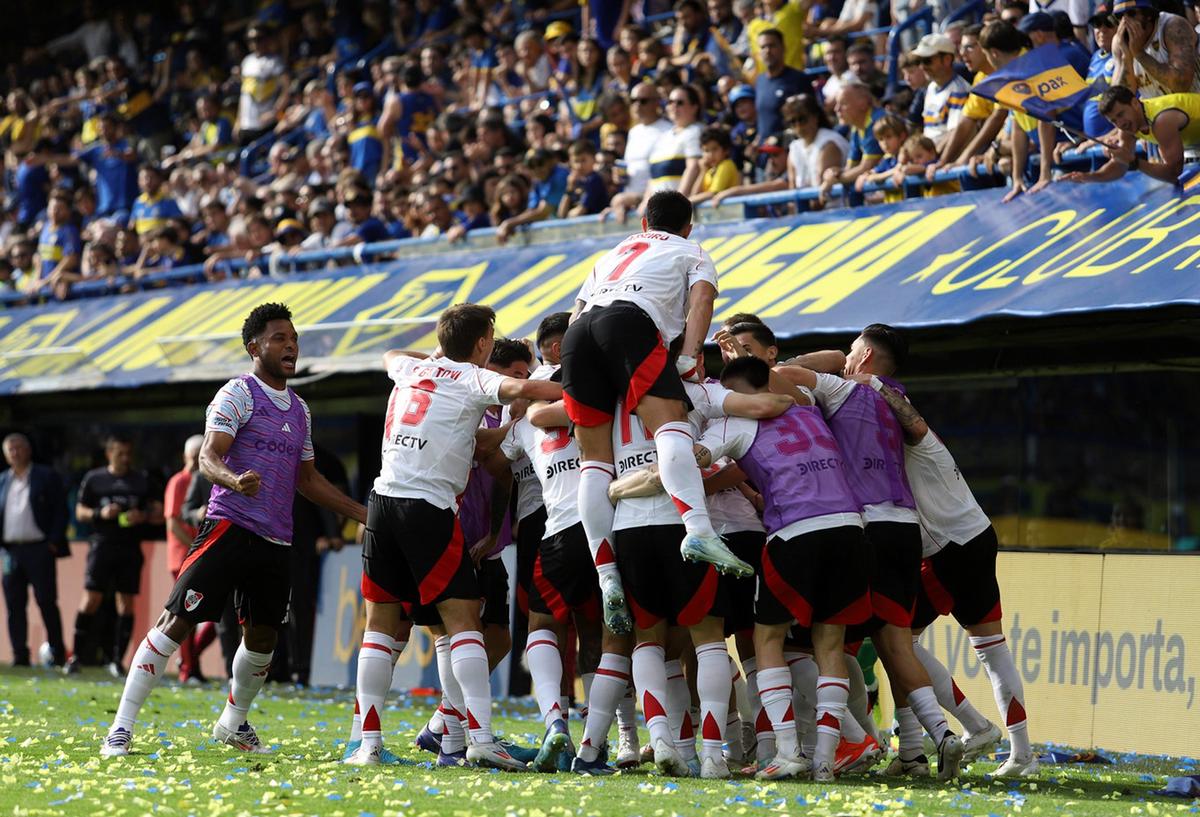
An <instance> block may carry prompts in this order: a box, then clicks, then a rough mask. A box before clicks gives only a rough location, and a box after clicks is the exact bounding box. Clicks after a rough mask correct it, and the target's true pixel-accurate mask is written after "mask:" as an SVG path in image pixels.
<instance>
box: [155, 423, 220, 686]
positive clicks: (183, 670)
mask: <svg viewBox="0 0 1200 817" xmlns="http://www.w3.org/2000/svg"><path fill="white" fill-rule="evenodd" d="M203 442H204V435H203V434H193V435H192V436H191V437H188V438H187V442H185V443H184V444H183V467H182V468H181V469H180V470H179V471H177V472H176V473H175V474H174V475H173V476H172V477H171V478H170V479H169V480H167V489H166V492H165V494H164V496H163V518H164V519H165V520H166V523H167V569H168V570H170V571H171V578H172V579H178V578H179V570H180V568H181V567H182V566H183V560H184V559H185V558H186V557H187V553H188V549H189V548H190V547H191V546H192V540H193V539H194V538H195V536H196V526H195V525H193V524H191V522H190V521H189V520H188V519H187V518H185V516H184V513H183V503H184V500H185V499H186V498H187V492H188V487H189V486H190V485H191V484H192V477H193V476H194V475H195V474H196V472H197V471H198V470H199V467H200V445H201V443H203ZM206 627H208V628H211V627H212V623H211V622H205V623H204V624H201V625H200V627H198V628H197V631H199V630H202V629H204V628H206ZM197 631H194V632H192V633H189V634H188V637H187V638H186V639H185V640H184V642H183V643H182V644H180V645H179V680H180V682H181V683H187V682H188V681H193V683H203V682H204V680H205V678H204V675H203V674H202V673H201V672H200V654H199V652H197V650H196V642H197V640H199V638H201V636H200V635H199V633H198V632H197ZM193 679H194V680H193Z"/></svg>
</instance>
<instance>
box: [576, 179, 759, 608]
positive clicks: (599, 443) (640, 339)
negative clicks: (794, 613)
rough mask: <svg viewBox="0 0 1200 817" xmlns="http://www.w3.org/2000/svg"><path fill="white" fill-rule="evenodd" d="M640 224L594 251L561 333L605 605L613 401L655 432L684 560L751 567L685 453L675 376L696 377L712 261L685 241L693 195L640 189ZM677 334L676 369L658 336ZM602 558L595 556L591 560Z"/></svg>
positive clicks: (613, 576)
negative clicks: (733, 548) (732, 547)
mask: <svg viewBox="0 0 1200 817" xmlns="http://www.w3.org/2000/svg"><path fill="white" fill-rule="evenodd" d="M642 229H643V232H641V233H638V234H636V235H633V236H630V237H629V238H627V239H625V240H624V241H622V242H621V243H620V244H618V245H617V247H616V248H615V249H613V250H611V251H610V252H609V253H608V254H607V255H605V256H604V257H603V258H601V259H600V260H599V261H598V262H597V263H596V266H595V267H594V268H593V270H592V273H591V275H590V276H589V277H588V279H587V281H585V282H584V285H583V287H582V288H581V289H580V291H579V295H578V299H577V302H576V305H575V312H576V318H575V320H574V322H573V323H572V324H571V325H570V327H569V328H568V329H567V334H566V336H565V337H564V338H563V347H562V366H563V391H564V393H565V396H564V402H565V404H566V409H567V413H568V415H569V416H570V418H571V421H572V422H573V423H574V424H575V436H576V439H577V440H578V441H579V449H580V454H581V457H582V465H581V472H580V484H579V513H580V516H581V517H582V519H583V526H584V530H585V531H586V532H587V537H588V545H589V547H590V548H591V550H592V553H593V554H594V555H597V557H598V558H597V567H598V568H599V567H602V566H604V565H607V568H608V569H603V570H601V571H600V582H601V591H602V592H603V595H604V601H605V606H606V607H608V606H610V605H612V606H618V605H617V601H618V599H619V600H620V601H621V602H623V601H624V599H623V593H622V590H621V587H620V579H619V577H618V575H617V572H616V571H615V570H612V569H611V567H612V559H611V551H612V546H611V541H610V536H611V530H612V520H613V507H612V505H611V504H610V503H609V502H608V499H607V492H608V486H609V483H610V482H611V481H612V480H613V478H614V476H615V473H616V471H615V469H614V467H613V447H612V427H613V417H614V416H615V414H616V406H617V401H618V400H623V401H624V403H625V408H626V411H628V412H636V413H637V416H638V417H639V418H640V419H641V421H642V424H643V425H644V426H645V427H646V429H647V430H648V431H649V432H650V433H651V434H652V435H653V436H654V446H655V449H656V451H657V454H658V457H657V459H658V466H659V469H660V472H661V477H662V482H663V485H664V486H666V490H667V493H668V494H669V495H670V496H671V498H672V499H673V500H674V503H675V506H676V507H677V508H678V509H679V513H680V514H681V516H682V518H683V525H684V527H685V529H686V532H687V535H686V536H685V537H684V539H683V542H682V544H681V547H680V550H681V553H682V554H683V556H684V558H685V559H688V560H691V561H704V562H710V563H712V564H713V565H715V566H716V567H717V568H718V569H719V570H721V571H722V572H729V573H734V574H739V575H742V576H748V575H751V574H752V573H753V572H754V568H753V567H751V566H750V565H748V564H746V563H745V562H743V561H742V560H741V559H739V558H737V557H736V556H734V555H733V553H731V552H730V551H729V548H727V547H726V546H725V543H724V542H722V541H721V537H719V536H717V534H716V532H714V531H713V528H712V523H711V522H710V521H709V518H708V510H707V508H706V507H705V503H704V485H703V483H702V482H701V479H700V472H699V470H698V469H697V468H696V464H695V460H694V458H693V454H692V443H693V438H692V431H691V428H690V427H689V425H688V422H687V411H686V409H685V407H684V391H683V382H682V381H681V379H680V375H681V374H683V375H685V376H688V377H695V376H696V371H697V357H698V356H699V355H700V354H701V346H702V344H703V341H704V338H705V335H706V334H707V332H708V326H709V323H710V321H711V320H712V309H713V299H714V298H715V297H716V294H717V272H716V268H715V267H714V266H713V263H712V260H711V259H710V258H709V257H708V254H707V253H705V252H704V250H702V249H701V248H700V247H699V246H698V245H697V244H696V243H695V242H692V241H688V240H687V237H688V236H689V235H690V234H691V231H692V204H691V202H690V201H688V199H687V197H686V196H684V195H683V194H681V193H679V192H677V191H660V192H658V193H655V194H654V195H653V196H651V197H650V199H649V201H648V203H647V206H646V215H645V217H644V218H643V219H642ZM680 335H682V336H683V348H682V354H681V355H680V356H679V357H678V360H677V361H676V366H675V369H672V367H671V366H670V364H669V360H668V354H667V347H668V345H670V343H671V342H672V341H673V340H675V339H676V338H677V337H679V336H680ZM601 559H603V563H602V562H601Z"/></svg>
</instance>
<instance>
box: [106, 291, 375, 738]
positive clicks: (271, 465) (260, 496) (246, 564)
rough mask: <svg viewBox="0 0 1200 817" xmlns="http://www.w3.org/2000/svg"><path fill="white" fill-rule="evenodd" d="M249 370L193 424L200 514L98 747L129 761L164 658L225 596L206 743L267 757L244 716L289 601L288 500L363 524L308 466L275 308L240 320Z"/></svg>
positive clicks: (289, 358)
mask: <svg viewBox="0 0 1200 817" xmlns="http://www.w3.org/2000/svg"><path fill="white" fill-rule="evenodd" d="M242 344H243V346H244V347H245V349H246V353H247V354H249V355H250V359H251V360H252V361H253V362H254V365H253V371H252V372H251V373H249V374H245V375H242V376H241V377H235V378H234V379H232V380H230V381H229V382H228V383H226V384H225V385H224V386H222V387H221V389H220V390H219V391H218V392H217V394H216V397H214V398H213V401H212V403H210V404H209V406H208V410H207V412H206V415H205V422H204V444H203V445H202V446H201V448H200V473H201V474H203V475H204V476H205V477H206V478H207V479H209V480H210V481H211V482H212V483H213V489H212V496H211V498H210V499H209V502H208V515H207V518H206V519H205V520H204V522H203V523H202V524H201V526H200V529H199V530H198V531H197V533H196V540H195V542H193V544H192V548H191V550H190V551H189V552H188V555H187V558H186V559H185V560H184V562H183V565H182V566H181V568H180V571H179V578H178V580H177V581H176V582H175V586H174V588H172V590H171V594H170V596H169V597H168V598H167V604H166V609H164V610H163V612H162V615H161V616H159V619H158V623H157V624H155V626H154V628H153V629H151V630H150V632H148V633H147V634H146V637H145V639H143V640H142V643H141V644H140V645H139V646H138V649H137V652H136V653H134V657H133V662H132V664H131V665H130V668H129V676H128V678H126V680H125V691H124V693H123V694H122V695H121V703H120V705H119V706H118V707H117V714H116V716H115V717H114V718H113V723H112V727H111V728H110V729H109V732H108V737H107V738H106V739H105V741H104V744H103V746H102V747H101V750H100V754H101V755H102V756H104V757H115V756H120V755H127V754H129V747H130V743H131V740H132V736H133V724H134V721H135V720H136V719H137V714H138V711H139V710H140V709H141V707H142V704H143V703H144V702H145V700H146V697H147V696H148V695H149V694H150V690H151V689H152V688H153V687H154V684H155V682H157V681H158V679H159V678H161V677H162V674H163V671H164V670H165V669H166V666H167V661H168V660H169V659H170V657H171V655H172V654H173V653H174V652H175V651H176V650H178V649H179V645H180V643H182V641H183V640H184V639H185V638H187V637H188V635H189V634H191V632H192V629H193V628H194V627H195V626H196V625H197V624H198V623H199V622H202V621H216V620H218V619H219V618H220V617H221V614H222V612H223V611H224V609H225V603H226V601H227V600H228V597H229V594H230V593H233V594H234V603H235V605H236V606H237V608H238V616H239V618H240V619H241V621H242V632H243V636H242V643H241V645H240V646H239V647H238V650H237V654H236V655H235V656H234V659H233V674H232V678H231V679H230V683H229V695H228V698H227V700H226V703H225V709H224V711H222V713H221V716H220V718H219V719H218V720H217V722H216V723H215V724H214V725H213V733H212V734H213V739H214V740H216V741H219V742H221V743H227V744H229V745H230V746H233V747H235V748H237V749H241V750H242V751H246V752H267V751H269V749H267V748H266V747H265V746H263V744H262V743H261V742H260V741H259V738H258V734H257V733H256V732H255V730H254V727H253V726H251V725H250V724H249V722H248V721H247V720H246V713H247V711H248V710H249V708H250V704H251V703H252V702H253V701H254V697H255V696H256V695H257V694H258V691H259V690H260V689H262V685H263V682H264V681H266V678H267V671H268V670H269V669H270V666H271V657H272V655H273V654H274V650H275V642H276V640H277V638H278V634H279V628H280V627H281V626H283V625H284V624H285V623H286V622H287V616H288V600H289V598H290V597H291V580H290V573H291V568H290V564H291V561H290V557H289V556H288V551H287V548H288V547H289V546H290V542H291V538H292V502H293V500H294V499H295V494H296V492H297V491H299V492H300V493H301V494H302V495H303V496H305V497H306V498H307V499H309V500H310V501H312V502H314V503H316V504H317V505H320V506H322V507H324V508H328V509H329V510H331V511H333V512H334V513H336V514H340V515H342V516H348V517H350V518H352V519H357V520H358V521H359V522H365V521H366V508H364V507H363V506H362V505H360V504H359V503H357V502H355V501H354V500H352V499H350V498H349V497H348V496H346V495H345V494H343V493H342V492H341V491H339V490H338V489H337V488H335V487H333V485H331V484H330V483H329V481H328V480H326V479H325V478H324V477H323V476H321V475H320V473H318V472H317V469H316V467H315V465H314V464H313V448H312V419H311V416H310V414H309V411H308V405H307V404H306V403H305V402H304V401H303V400H301V399H300V396H299V395H298V394H296V393H295V392H294V391H292V390H291V389H290V388H288V385H287V381H288V378H290V377H292V376H294V375H295V374H296V361H297V360H298V359H299V357H300V339H299V336H298V335H297V334H296V329H295V327H294V326H293V325H292V313H291V311H290V310H288V308H287V307H286V306H284V305H283V304H276V303H267V304H262V305H260V306H257V307H255V308H254V309H253V310H251V312H250V314H249V315H248V316H247V317H246V320H245V322H244V323H243V324H242Z"/></svg>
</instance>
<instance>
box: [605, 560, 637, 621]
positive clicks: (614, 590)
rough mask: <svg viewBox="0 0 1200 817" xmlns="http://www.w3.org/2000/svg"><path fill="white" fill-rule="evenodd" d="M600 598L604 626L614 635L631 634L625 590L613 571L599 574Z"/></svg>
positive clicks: (619, 578)
mask: <svg viewBox="0 0 1200 817" xmlns="http://www.w3.org/2000/svg"><path fill="white" fill-rule="evenodd" d="M600 597H601V601H602V602H603V604H602V609H603V610H604V626H605V627H607V628H608V629H609V631H610V632H612V633H614V634H615V635H625V634H627V633H631V632H633V619H632V617H631V616H630V615H629V607H628V605H626V603H625V588H624V587H622V586H621V577H620V576H619V575H618V574H617V572H616V571H615V570H606V571H605V572H603V573H601V574H600Z"/></svg>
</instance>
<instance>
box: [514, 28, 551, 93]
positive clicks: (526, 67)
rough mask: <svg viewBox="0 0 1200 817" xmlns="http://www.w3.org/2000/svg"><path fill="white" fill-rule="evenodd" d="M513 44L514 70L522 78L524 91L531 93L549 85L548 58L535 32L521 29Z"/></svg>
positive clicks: (544, 88) (542, 89)
mask: <svg viewBox="0 0 1200 817" xmlns="http://www.w3.org/2000/svg"><path fill="white" fill-rule="evenodd" d="M514 45H515V47H516V50H517V66H516V71H517V74H518V75H519V76H520V77H521V79H522V80H524V83H525V88H526V91H527V92H528V93H531V94H532V93H537V92H538V91H544V90H546V88H548V87H550V60H549V58H548V57H547V56H546V49H545V47H544V46H543V44H542V39H541V38H540V37H539V36H538V34H537V32H536V31H532V30H526V31H522V32H521V33H520V34H518V35H517V39H516V40H515V42H514Z"/></svg>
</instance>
